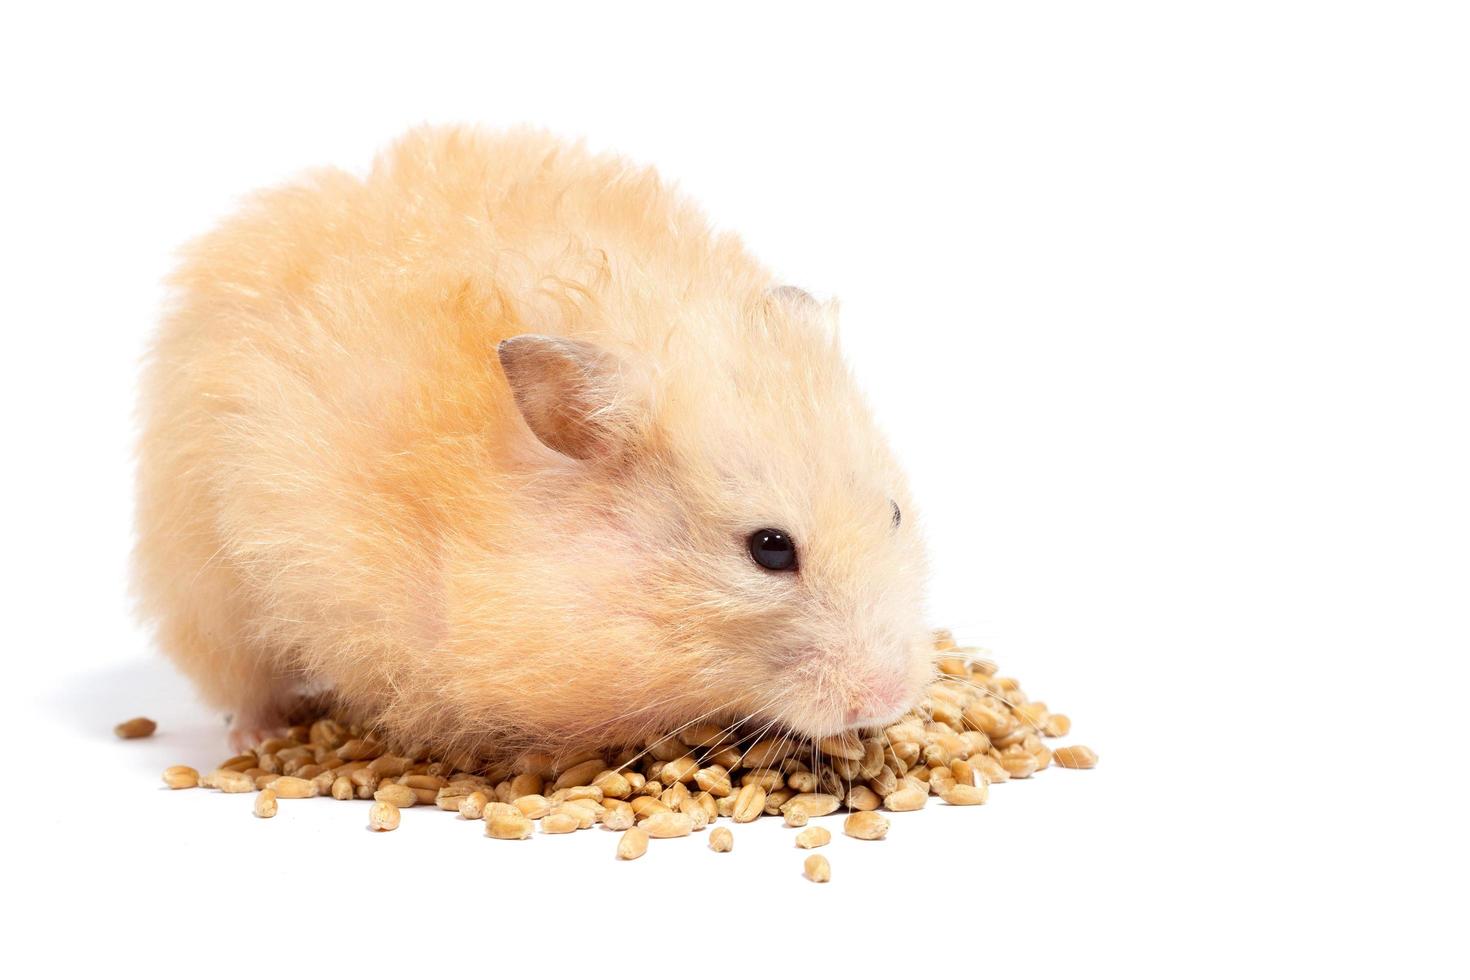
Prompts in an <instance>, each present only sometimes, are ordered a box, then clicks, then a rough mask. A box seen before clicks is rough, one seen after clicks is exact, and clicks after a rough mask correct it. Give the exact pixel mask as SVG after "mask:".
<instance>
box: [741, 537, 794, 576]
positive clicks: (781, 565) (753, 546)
mask: <svg viewBox="0 0 1470 980" xmlns="http://www.w3.org/2000/svg"><path fill="white" fill-rule="evenodd" d="M749 545H750V557H751V558H754V559H755V563H756V564H757V565H759V566H761V567H762V568H769V569H770V570H771V571H773V572H789V571H793V570H795V568H796V544H795V543H794V542H793V541H792V540H791V535H789V534H787V533H786V532H785V531H778V530H777V529H775V528H773V527H765V528H761V529H760V530H759V531H756V532H755V533H754V534H752V535H751V536H750V541H749Z"/></svg>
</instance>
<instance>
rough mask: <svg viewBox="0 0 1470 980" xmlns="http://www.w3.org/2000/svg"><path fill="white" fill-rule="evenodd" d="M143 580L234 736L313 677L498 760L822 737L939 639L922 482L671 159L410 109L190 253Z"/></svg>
mask: <svg viewBox="0 0 1470 980" xmlns="http://www.w3.org/2000/svg"><path fill="white" fill-rule="evenodd" d="M174 287H175V297H174V302H173V303H172V304H171V307H170V312H169V315H168V317H167V318H166V320H165V322H164V323H163V325H162V327H161V329H160V332H159V335H158V338H157V341H156V343H155V345H154V349H153V355H152V358H151V360H150V362H149V364H148V367H147V373H146V376H145V378H144V381H143V385H142V391H143V404H142V422H143V425H142V429H143V434H142V440H141V445H140V450H139V469H138V472H139V477H138V480H139V488H138V489H139V492H138V520H137V526H138V532H139V540H138V545H137V550H136V563H135V564H136V585H137V591H138V594H139V596H140V599H141V605H142V608H143V609H144V611H145V612H146V613H147V615H148V616H149V617H150V618H151V619H152V620H153V622H154V623H155V624H156V627H157V630H158V637H159V641H160V644H161V646H162V647H163V648H164V650H165V651H166V652H167V653H168V654H169V655H170V656H171V657H172V658H173V659H174V660H175V661H176V662H177V663H178V664H179V665H180V666H181V667H182V668H183V669H184V670H185V671H186V672H187V673H188V674H189V675H190V676H191V677H192V678H193V679H194V681H195V682H196V683H197V684H198V686H199V687H200V689H201V691H202V692H203V693H204V695H205V696H206V697H207V698H208V699H210V700H211V701H212V702H214V703H215V704H216V705H218V706H219V707H221V708H223V709H225V710H227V711H230V712H232V713H233V714H234V715H235V719H236V721H235V724H236V726H237V727H238V728H240V729H241V731H251V732H255V731H263V730H268V729H269V728H270V727H272V726H273V725H277V724H279V723H280V722H281V721H282V720H283V719H284V717H285V715H286V713H287V712H288V711H289V709H290V707H291V705H292V702H293V700H294V699H295V698H296V697H298V696H299V695H300V694H301V692H302V690H303V689H309V690H310V691H312V692H313V693H316V692H322V691H325V692H329V696H330V697H331V698H332V699H333V700H334V701H335V705H336V710H338V711H339V712H341V713H343V714H344V715H347V716H350V717H352V718H354V719H356V720H360V721H362V722H364V723H366V724H370V725H374V726H376V727H377V728H378V729H379V730H380V731H382V732H383V734H385V735H386V736H389V737H394V738H399V739H402V740H403V741H406V742H415V743H427V744H430V745H433V746H437V747H440V748H452V749H456V750H459V749H467V750H473V751H481V752H493V751H502V750H505V749H507V748H514V747H515V746H521V745H528V744H533V743H534V744H536V745H538V746H548V747H552V748H554V747H556V746H557V745H568V746H570V745H572V744H573V743H585V742H588V741H598V742H602V743H604V744H620V743H631V742H632V741H635V740H636V739H638V738H640V737H643V736H646V735H650V734H656V733H659V732H660V731H667V730H669V729H671V728H673V727H676V726H677V725H680V724H683V723H686V722H689V721H690V720H691V719H695V718H717V717H718V718H726V719H729V720H731V721H738V720H740V719H748V720H750V721H751V722H752V723H760V724H769V725H771V726H773V727H778V726H779V728H780V729H782V730H785V731H788V732H791V733H795V734H800V735H809V736H823V735H828V734H832V733H834V732H837V731H841V730H843V729H845V728H848V727H854V726H857V727H863V726H869V725H877V724H882V723H884V722H887V721H891V720H893V719H894V718H896V717H898V716H899V715H901V714H902V713H903V712H904V711H906V710H907V709H908V708H909V707H910V706H911V705H912V704H913V703H914V702H915V701H916V700H917V699H918V697H919V693H920V691H921V689H922V686H923V684H924V683H925V682H926V681H927V680H928V679H929V678H930V677H931V675H932V673H933V666H932V662H931V651H930V647H929V644H928V632H927V630H926V629H925V627H924V622H925V615H924V582H925V574H926V572H925V567H926V561H925V554H924V547H923V542H922V538H921V536H920V533H919V524H918V508H917V507H916V505H915V503H914V501H913V500H912V498H911V496H910V494H909V490H908V486H907V482H906V480H905V477H904V474H903V471H902V469H901V468H900V467H899V466H898V464H897V462H896V461H895V460H894V458H893V455H892V453H891V452H890V450H889V447H888V445H887V443H886V441H885V440H884V439H883V437H882V435H881V434H880V433H879V431H878V429H877V427H876V425H875V424H874V422H873V419H872V417H871V415H870V413H869V411H868V408H867V406H866V404H865V403H864V401H863V398H862V395H861V393H860V392H859V390H858V387H857V385H856V383H855V382H854V380H853V378H852V376H851V374H850V372H849V371H848V369H847V367H846V365H845V363H844V361H843V359H842V355H841V352H840V349H839V347H838V344H837V339H836V337H837V329H836V320H837V311H836V307H835V306H834V305H833V304H830V303H823V302H819V301H817V300H815V299H813V298H812V297H811V296H809V295H808V294H806V293H805V292H802V291H801V290H799V289H795V288H792V287H789V286H784V285H781V284H779V283H777V282H776V281H775V280H774V279H773V278H772V276H771V274H770V273H769V271H767V270H766V269H765V268H764V267H762V266H761V265H760V264H759V263H758V262H756V261H755V260H754V259H753V258H752V257H751V256H750V255H749V254H748V253H747V252H746V251H745V249H744V248H743V247H742V246H741V245H740V243H739V242H738V241H737V240H736V239H735V238H734V237H733V236H730V235H728V234H715V233H713V232H712V231H711V230H710V228H709V227H708V224H707V222H706V221H705V219H704V218H703V217H702V216H701V215H700V214H699V212H698V211H697V210H696V209H695V208H694V207H693V206H692V205H691V204H690V203H689V202H688V201H686V200H684V199H683V198H681V197H680V196H678V195H677V194H675V193H674V192H673V191H672V190H670V189H669V188H668V187H666V186H665V185H664V184H663V183H662V182H661V181H660V180H659V179H658V178H657V177H656V175H654V174H653V173H652V172H651V171H647V170H643V169H639V168H636V167H633V166H632V165H630V164H628V163H627V162H626V161H623V160H621V159H619V158H616V157H612V156H599V155H593V154H591V153H589V152H587V151H586V150H584V149H582V148H581V147H578V146H573V145H568V144H565V143H562V142H560V141H558V140H555V139H553V138H551V137H549V136H544V135H538V134H528V133H519V134H514V135H492V134H485V133H480V132H476V131H473V130H464V129H449V130H438V129H426V130H421V131H417V132H415V133H411V134H409V135H408V136H407V137H405V138H404V139H403V140H402V141H400V142H399V143H398V144H397V145H396V146H394V147H393V148H392V149H391V150H389V151H388V152H387V153H386V154H385V155H384V156H383V157H382V158H381V159H380V160H379V161H378V162H377V164H376V165H375V166H374V168H373V169H372V171H371V172H370V173H369V174H368V175H367V176H366V177H365V178H357V177H354V176H351V175H349V174H346V173H341V172H335V171H329V172H318V173H316V174H314V175H313V176H312V177H311V178H309V179H307V180H304V181H303V182H301V183H299V184H298V185H296V186H292V187H288V188H284V189H282V190H279V191H275V192H271V193H267V194H265V195H261V196H258V197H256V198H254V199H253V201H252V203H251V204H250V205H249V206H248V207H246V209H245V210H243V211H242V212H241V213H240V214H238V215H236V216H235V217H233V218H231V219H230V220H228V221H227V222H225V223H224V225H222V226H221V227H220V228H219V229H217V230H216V231H214V232H212V233H211V234H209V235H207V236H205V237H204V238H203V239H201V240H200V241H199V242H197V243H196V244H195V245H194V246H192V247H191V248H190V249H189V250H188V252H187V253H186V259H185V262H184V265H183V267H182V268H181V269H180V271H179V272H178V274H177V275H176V276H175V278H174Z"/></svg>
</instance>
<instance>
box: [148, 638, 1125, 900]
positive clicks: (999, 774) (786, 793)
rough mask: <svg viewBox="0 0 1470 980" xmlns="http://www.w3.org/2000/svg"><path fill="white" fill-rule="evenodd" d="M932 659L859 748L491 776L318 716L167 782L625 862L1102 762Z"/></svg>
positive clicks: (969, 672)
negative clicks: (438, 814) (580, 841)
mask: <svg viewBox="0 0 1470 980" xmlns="http://www.w3.org/2000/svg"><path fill="white" fill-rule="evenodd" d="M935 650H936V657H937V659H936V665H937V668H938V679H937V680H935V682H934V683H933V684H931V685H930V686H929V688H928V690H927V691H926V693H925V697H924V700H923V701H922V702H921V703H920V704H919V705H918V706H917V707H915V709H914V710H913V711H911V712H909V714H908V715H906V716H905V717H904V718H902V719H901V720H900V721H898V722H897V723H896V724H893V725H890V726H888V727H887V728H884V729H882V730H878V731H873V732H869V733H867V734H865V735H862V736H859V735H858V734H855V733H847V734H844V735H840V736H833V737H831V738H825V739H821V740H820V741H817V742H815V743H810V742H803V741H798V740H795V739H792V738H779V739H775V738H760V737H759V735H758V734H757V735H751V734H749V733H745V732H742V731H741V730H740V729H739V728H731V727H722V726H720V725H718V724H714V723H698V724H693V725H688V726H685V727H684V728H681V729H679V730H678V731H677V732H675V733H673V734H670V735H666V736H664V737H662V738H660V739H658V740H656V741H653V742H650V743H648V744H645V745H640V746H635V747H630V748H625V749H619V750H615V751H588V752H583V753H578V754H574V755H570V756H565V757H562V758H556V757H553V756H552V755H550V754H548V753H544V752H524V753H521V754H520V755H519V756H517V757H516V758H514V759H511V760H507V761H503V762H495V763H488V764H487V763H481V762H480V761H479V760H474V759H468V758H459V759H453V758H451V759H438V760H435V759H429V758H419V757H417V755H416V754H415V753H412V752H409V753H405V754H402V755H399V754H394V753H393V752H392V751H390V750H389V748H388V747H386V746H384V745H381V744H379V743H378V742H376V741H374V739H373V738H372V737H371V734H370V733H367V732H364V731H362V730H361V729H359V728H356V727H354V726H346V725H342V724H339V723H338V722H336V721H334V720H332V719H330V718H321V719H319V720H317V721H316V722H314V723H312V724H310V725H300V726H297V727H295V728H292V729H291V730H290V731H289V732H287V733H286V734H285V735H284V736H282V737H279V738H272V739H269V740H267V741H265V742H263V743H261V744H260V745H258V746H256V747H255V748H254V749H253V750H252V751H250V752H246V753H244V754H241V755H238V756H235V757H234V758H232V759H227V760H225V761H224V762H222V763H221V764H220V765H219V766H217V767H216V768H215V769H214V770H213V771H211V772H210V773H208V774H207V775H205V776H200V775H199V773H198V772H197V771H196V770H194V769H192V768H190V767H188V766H172V767H170V768H169V769H167V770H165V771H164V774H163V780H164V782H165V783H166V784H167V785H169V786H170V787H173V788H175V789H184V788H189V787H193V786H204V787H210V788H213V789H217V790H220V791H221V792H224V793H256V794H258V795H257V796H256V798H255V807H254V812H255V815H256V816H258V817H272V816H275V814H276V812H277V809H278V801H279V800H285V799H301V798H307V797H314V796H329V797H331V798H333V799H337V800H354V799H360V800H368V799H371V800H372V801H373V805H372V808H371V810H370V812H369V815H368V825H369V827H370V828H371V829H373V830H376V831H389V830H394V829H396V828H397V827H398V825H399V822H400V818H401V812H402V811H403V810H404V809H407V808H410V807H415V806H428V807H438V808H439V809H441V810H448V811H451V812H454V813H458V814H459V815H460V816H461V817H463V818H465V819H467V820H480V821H483V822H484V825H485V833H486V835H487V836H489V837H492V838H497V839H501V840H523V839H526V838H529V837H531V836H532V835H533V834H534V832H535V830H536V825H537V822H539V824H540V831H541V833H543V834H564V833H572V832H574V831H577V830H586V829H588V828H591V827H594V826H596V825H599V824H600V825H601V826H602V827H603V828H604V829H606V830H612V831H619V832H621V834H622V836H621V838H620V839H619V841H618V845H617V849H616V854H617V856H618V857H619V858H621V859H624V860H633V859H636V858H638V857H641V856H642V855H643V854H644V853H645V852H646V850H647V848H648V841H649V839H650V838H668V837H686V836H688V835H690V834H691V833H694V832H697V831H702V830H704V829H705V828H707V827H710V826H711V825H713V824H714V823H716V822H717V821H719V820H721V819H727V820H729V821H731V822H732V823H749V822H751V821H753V820H756V819H757V818H759V817H761V816H771V817H780V818H782V819H783V820H784V821H785V823H786V825H787V826H790V827H796V828H801V827H804V826H805V824H806V823H807V821H808V820H809V819H811V818H812V817H821V816H826V815H827V814H830V813H834V812H836V811H838V810H842V809H845V810H846V811H847V812H848V815H847V817H846V820H845V822H844V825H843V830H844V832H845V833H846V834H848V835H849V836H851V837H856V838H860V839H863V840H878V839H881V838H883V837H884V836H885V835H886V834H887V832H888V828H889V821H888V819H887V818H886V817H884V816H883V815H882V813H881V812H879V811H882V810H888V811H904V810H918V809H921V808H923V807H924V806H925V805H926V804H927V803H928V802H929V799H930V798H931V797H937V798H939V799H940V800H942V801H943V802H944V803H946V804H949V805H952V806H972V805H976V804H981V803H984V802H986V800H987V799H988V797H989V787H990V785H991V784H992V783H998V782H1005V781H1007V780H1011V779H1027V778H1030V777H1031V776H1033V775H1034V774H1035V773H1037V772H1040V771H1041V770H1043V769H1046V768H1047V767H1048V766H1050V765H1052V764H1053V763H1055V764H1057V765H1059V766H1063V767H1066V768H1073V769H1090V768H1092V766H1093V765H1094V764H1095V763H1096V762H1097V756H1096V755H1095V754H1094V753H1093V752H1092V750H1091V749H1089V748H1087V747H1086V746H1082V745H1075V746H1069V747H1065V748H1058V749H1055V750H1053V749H1051V748H1049V747H1048V746H1047V745H1046V744H1045V743H1044V742H1043V741H1042V739H1043V738H1048V737H1060V736H1064V735H1066V734H1067V732H1068V730H1069V729H1070V728H1071V722H1070V720H1069V719H1068V718H1067V716H1066V715H1062V714H1053V713H1052V712H1051V711H1050V710H1048V708H1047V706H1046V704H1044V703H1043V702H1040V701H1032V700H1031V699H1030V698H1028V697H1027V696H1026V694H1025V692H1023V691H1022V690H1021V687H1020V685H1019V684H1018V683H1017V682H1016V681H1015V680H1014V679H1012V678H1007V677H997V676H995V673H996V667H995V664H994V663H993V662H991V661H990V660H988V659H985V658H984V657H983V656H981V653H982V651H980V650H978V649H976V648H971V647H959V646H956V645H955V643H954V639H953V637H952V636H950V634H949V632H948V631H945V630H940V631H938V632H936V634H935ZM143 722H146V719H134V720H133V721H132V722H128V723H125V726H119V734H120V735H126V734H151V728H150V729H149V731H148V732H147V733H144V732H142V731H141V729H143V728H145V727H147V725H151V724H152V723H151V722H148V723H147V725H144V724H142V723H143ZM124 727H127V732H124V731H123V728H124ZM796 840H797V844H798V846H800V847H804V848H811V847H820V846H822V845H823V844H826V843H827V842H828V841H829V840H831V834H830V833H829V832H828V831H827V830H826V829H824V828H821V827H817V826H815V825H813V826H811V827H806V828H805V829H804V830H802V831H801V832H800V833H799V834H798V835H797V837H796ZM709 846H710V847H711V848H712V849H714V850H716V851H729V850H730V849H731V847H732V846H733V836H732V835H731V833H730V832H729V830H728V829H727V828H725V827H718V828H714V829H713V830H711V832H710V834H709ZM804 870H805V874H806V876H807V877H808V878H810V879H811V880H813V881H827V880H829V878H830V876H831V868H830V866H829V864H828V862H827V861H826V860H825V859H822V858H818V857H817V856H815V855H813V856H812V857H811V858H808V859H807V861H806V864H805V868H804Z"/></svg>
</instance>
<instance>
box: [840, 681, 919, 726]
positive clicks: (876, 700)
mask: <svg viewBox="0 0 1470 980" xmlns="http://www.w3.org/2000/svg"><path fill="white" fill-rule="evenodd" d="M908 707H909V705H908V698H907V696H906V692H905V688H904V682H903V678H902V677H891V676H884V677H881V678H872V679H870V680H869V682H868V683H867V685H866V686H865V689H864V690H863V691H861V692H860V693H859V694H858V696H857V697H855V698H854V699H853V701H852V702H851V703H850V704H849V705H848V707H847V712H846V714H845V715H844V720H843V724H845V725H849V726H852V725H873V724H880V723H882V722H886V721H888V720H889V719H891V718H893V717H895V716H897V715H899V714H902V713H903V712H904V711H905V710H907V709H908Z"/></svg>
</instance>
